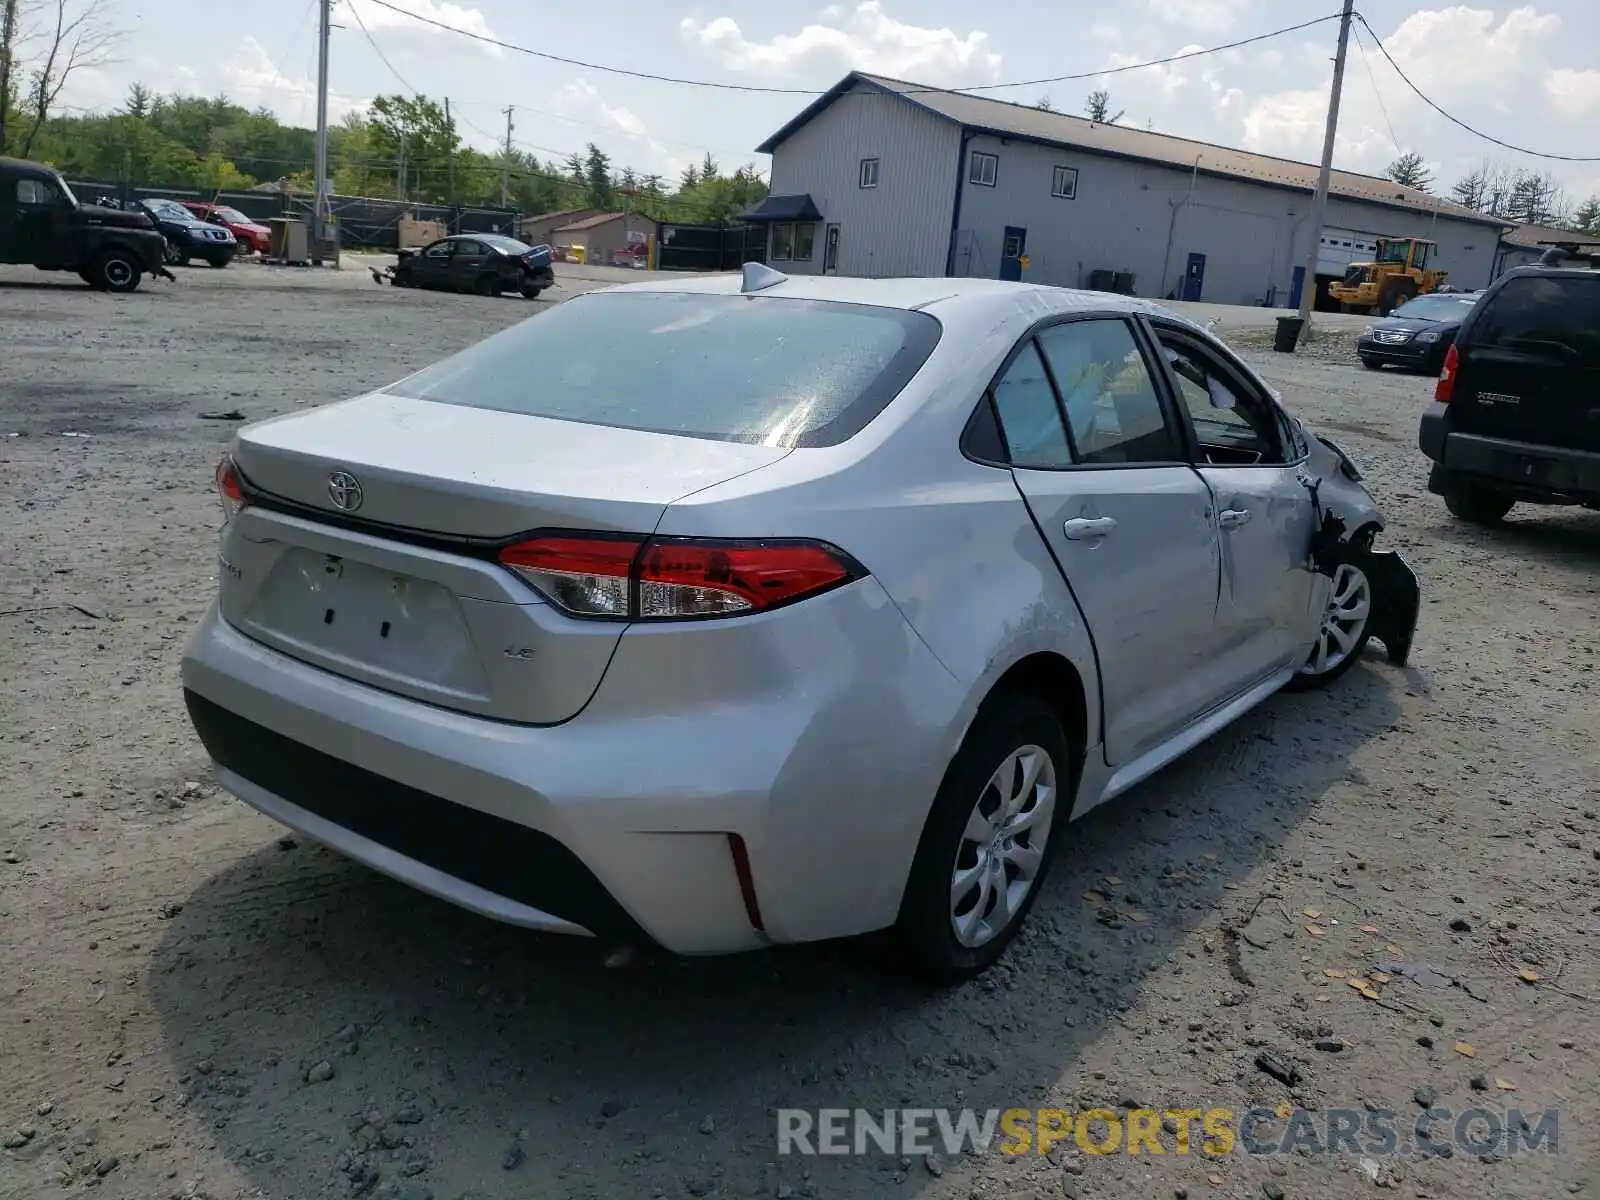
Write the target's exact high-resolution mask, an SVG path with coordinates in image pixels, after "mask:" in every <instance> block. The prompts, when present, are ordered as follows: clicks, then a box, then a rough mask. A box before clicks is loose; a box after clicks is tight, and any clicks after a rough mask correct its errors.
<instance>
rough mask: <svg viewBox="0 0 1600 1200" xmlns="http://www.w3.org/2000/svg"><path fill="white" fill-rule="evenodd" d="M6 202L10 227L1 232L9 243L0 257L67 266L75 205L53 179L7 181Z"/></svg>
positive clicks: (71, 240)
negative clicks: (70, 227)
mask: <svg viewBox="0 0 1600 1200" xmlns="http://www.w3.org/2000/svg"><path fill="white" fill-rule="evenodd" d="M4 202H5V205H6V208H7V209H8V212H7V214H6V217H5V221H6V222H7V223H8V224H9V230H6V231H3V232H0V237H3V238H5V239H6V243H7V244H6V245H5V246H4V247H0V250H3V253H0V259H9V260H10V261H12V262H19V263H33V264H35V265H37V266H41V267H67V266H74V265H76V264H74V263H72V262H69V261H68V259H70V258H71V257H72V253H73V249H74V247H75V243H76V240H77V239H75V238H74V237H73V236H72V231H71V230H70V229H69V228H68V226H69V223H70V221H71V219H72V206H71V204H70V203H68V201H67V197H66V195H65V193H63V192H62V190H61V188H60V186H59V185H58V184H57V183H56V182H55V180H53V179H49V178H45V177H42V176H27V175H25V176H22V177H21V178H16V179H14V180H13V181H12V182H11V183H9V184H7V185H6V195H5V196H4Z"/></svg>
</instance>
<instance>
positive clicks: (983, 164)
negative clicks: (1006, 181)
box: [967, 150, 1000, 187]
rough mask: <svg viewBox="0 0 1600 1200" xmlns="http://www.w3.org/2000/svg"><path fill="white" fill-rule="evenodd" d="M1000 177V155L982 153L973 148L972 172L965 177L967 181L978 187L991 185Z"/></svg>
mask: <svg viewBox="0 0 1600 1200" xmlns="http://www.w3.org/2000/svg"><path fill="white" fill-rule="evenodd" d="M999 178H1000V157H999V155H996V154H984V153H982V152H980V151H977V150H974V151H973V152H972V173H971V174H970V175H969V176H968V177H967V179H968V182H970V183H975V184H977V185H978V186H979V187H993V186H994V185H995V181H996V180H997V179H999Z"/></svg>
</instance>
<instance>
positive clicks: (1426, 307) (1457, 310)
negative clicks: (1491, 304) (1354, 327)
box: [1390, 296, 1478, 321]
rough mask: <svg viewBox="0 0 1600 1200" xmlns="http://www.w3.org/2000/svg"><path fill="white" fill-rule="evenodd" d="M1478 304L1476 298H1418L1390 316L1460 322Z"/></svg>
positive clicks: (1406, 303)
mask: <svg viewBox="0 0 1600 1200" xmlns="http://www.w3.org/2000/svg"><path fill="white" fill-rule="evenodd" d="M1477 302H1478V298H1477V297H1476V296H1418V297H1417V298H1416V299H1415V300H1407V301H1406V302H1405V303H1404V304H1402V305H1401V306H1400V307H1399V308H1397V309H1395V310H1394V312H1393V313H1391V314H1390V315H1391V316H1396V317H1420V318H1421V319H1422V320H1424V321H1459V320H1461V318H1462V317H1464V316H1466V315H1467V313H1469V312H1470V311H1472V306H1473V305H1474V304H1476V303H1477Z"/></svg>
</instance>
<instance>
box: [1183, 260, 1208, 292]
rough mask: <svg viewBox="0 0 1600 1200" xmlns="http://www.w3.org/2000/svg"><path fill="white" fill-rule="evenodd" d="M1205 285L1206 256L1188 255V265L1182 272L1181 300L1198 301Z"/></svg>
mask: <svg viewBox="0 0 1600 1200" xmlns="http://www.w3.org/2000/svg"><path fill="white" fill-rule="evenodd" d="M1205 285H1206V256H1205V255H1204V254H1191V255H1189V265H1188V267H1187V268H1185V269H1184V272H1183V298H1184V299H1185V300H1198V299H1200V293H1201V292H1202V291H1204V290H1205Z"/></svg>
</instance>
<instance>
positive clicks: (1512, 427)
mask: <svg viewBox="0 0 1600 1200" xmlns="http://www.w3.org/2000/svg"><path fill="white" fill-rule="evenodd" d="M1457 354H1458V356H1459V359H1458V370H1457V375H1456V389H1455V397H1454V399H1453V400H1452V403H1451V408H1452V411H1453V412H1454V414H1455V427H1456V428H1457V429H1460V430H1461V431H1462V432H1466V433H1478V434H1485V435H1489V436H1496V437H1505V438H1512V439H1515V440H1517V441H1524V442H1533V443H1538V444H1544V445H1558V446H1565V447H1570V448H1572V449H1578V450H1596V451H1600V273H1590V272H1570V273H1566V274H1561V275H1556V274H1549V275H1543V274H1530V275H1526V276H1520V277H1515V278H1512V279H1509V280H1507V282H1506V284H1505V285H1504V286H1503V287H1502V288H1501V289H1500V290H1499V291H1498V292H1496V293H1495V294H1494V295H1492V296H1490V297H1489V298H1487V299H1486V300H1485V301H1484V302H1483V310H1482V311H1481V312H1480V313H1477V314H1475V319H1474V320H1473V321H1472V323H1471V325H1470V326H1469V327H1468V328H1467V329H1466V331H1465V333H1464V336H1463V337H1462V339H1461V340H1460V342H1458V344H1457Z"/></svg>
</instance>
